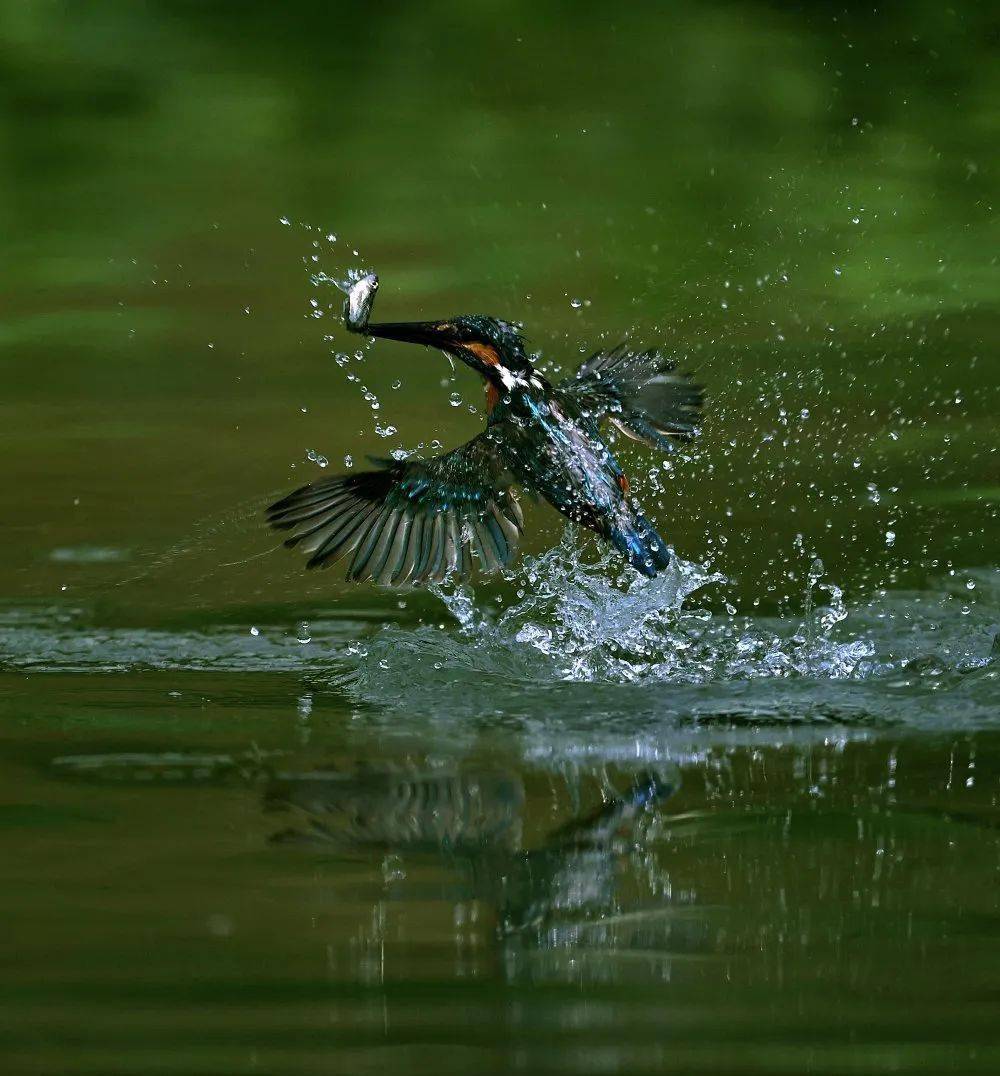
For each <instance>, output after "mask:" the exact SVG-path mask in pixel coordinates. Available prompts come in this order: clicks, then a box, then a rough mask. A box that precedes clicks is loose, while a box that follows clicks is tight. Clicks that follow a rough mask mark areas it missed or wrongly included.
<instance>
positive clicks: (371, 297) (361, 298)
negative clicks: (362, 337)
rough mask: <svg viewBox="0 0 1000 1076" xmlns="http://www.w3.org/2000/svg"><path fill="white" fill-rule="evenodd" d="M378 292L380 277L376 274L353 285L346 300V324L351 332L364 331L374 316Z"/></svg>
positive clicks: (369, 275) (370, 274)
mask: <svg viewBox="0 0 1000 1076" xmlns="http://www.w3.org/2000/svg"><path fill="white" fill-rule="evenodd" d="M376 291H378V277H377V276H376V275H375V274H374V273H368V274H367V276H363V277H362V278H361V279H360V280H356V281H355V282H354V284H352V285H351V290H350V291H349V292H348V293H347V298H346V299H345V300H344V323H345V324H346V326H347V328H348V329H350V330H351V332H355V333H358V332H363V331H364V329H365V326H366V325H367V324H368V319H369V318H370V317H371V314H372V306H374V304H375V292H376Z"/></svg>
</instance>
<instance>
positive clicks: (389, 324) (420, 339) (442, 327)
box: [361, 321, 455, 350]
mask: <svg viewBox="0 0 1000 1076" xmlns="http://www.w3.org/2000/svg"><path fill="white" fill-rule="evenodd" d="M361 331H362V332H363V333H364V334H365V335H366V336H380V337H382V338H383V339H385V340H402V341H404V342H405V343H408V344H424V345H425V346H427V347H436V348H441V349H442V350H444V349H446V348H447V347H448V346H449V344H454V343H455V336H454V331H453V326H452V325H450V324H449V323H448V322H446V321H384V322H382V323H381V324H379V323H376V324H374V325H372V324H368V325H366V326H365V327H364V329H362V330H361Z"/></svg>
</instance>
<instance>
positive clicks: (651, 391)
mask: <svg viewBox="0 0 1000 1076" xmlns="http://www.w3.org/2000/svg"><path fill="white" fill-rule="evenodd" d="M377 287H378V278H377V277H376V276H375V274H374V273H372V274H368V275H367V276H365V277H363V278H362V279H360V280H358V281H356V282H355V284H354V286H353V287H352V288H351V290H350V292H349V295H348V299H347V301H346V302H345V309H344V322H345V325H346V327H347V328H348V329H349V330H350V331H351V332H356V333H361V334H363V335H366V336H369V337H374V338H378V339H385V340H397V341H404V342H406V343H410V344H421V345H423V346H425V347H430V348H435V349H437V350H439V351H442V352H444V353H445V354H446V355H448V356H450V357H453V358H455V359H458V360H460V361H461V362H463V363H465V364H466V365H467V366H470V367H471V368H472V369H473V370H475V371H476V373H477V374H479V375H480V377H481V378H482V379H483V381H484V383H485V387H486V410H487V423H486V429H485V430H483V432H482V433H480V434H478V435H477V436H476V437H473V438H472V440H471V441H468V442H466V443H465V444H463V445H460V446H459V447H458V448H455V449H452V450H451V451H450V452H445V453H443V454H442V455H439V456H435V457H433V458H431V459H407V460H396V459H376V458H372V460H371V462H372V463H373V464H374V465H375V469H374V470H370V471H362V472H359V473H352V474H345V475H336V476H332V477H329V478H323V479H320V480H319V481H318V482H312V483H310V484H309V485H307V486H302V487H300V488H299V489H296V490H294V491H293V492H292V493H290V494H288V496H287V497H284V498H282V499H281V500H280V501H277V502H276V503H275V504H272V505H271V506H270V508H269V509H268V510H267V519H268V522H269V523H270V525H271V526H272V527H275V528H277V529H278V530H282V531H290V532H291V533H290V535H289V537H288V538H287V539H286V541H285V543H284V544H285V545H286V546H288V547H298V548H299V549H301V550H302V551H303V552H305V553H306V554H307V555H308V558H309V559H308V562H307V567H309V568H325V567H328V566H330V565H332V564H335V563H337V562H340V561H347V564H348V567H347V578H348V580H350V581H352V582H362V581H364V580H372V581H373V582H375V583H376V584H378V585H382V586H392V587H406V586H420V585H426V584H428V583H441V582H444V581H445V580H446V579H448V578H451V579H454V580H462V579H465V578H467V577H469V576H470V575H471V574H472V572H473V570H474V569H475V568H476V566H477V565H478V570H479V571H481V572H484V573H490V572H495V571H497V570H499V569H501V568H509V567H510V566H511V565H512V564H513V562H514V560H515V559H516V556H517V548H518V543H519V541H520V539H521V537H522V534H523V531H524V516H523V513H522V510H521V504H520V500H519V497H518V492H517V487H520V488H521V489H522V490H524V491H526V492H527V493H528V494H529V495H530V496H532V497H533V498H535V499H538V498H539V497H540V498H542V499H544V500H546V501H548V502H549V504H551V505H552V506H553V507H554V508H556V509H557V510H558V511H559V512H561V513H562V514H563V515H564V516H566V517H567V518H568V519H570V520H572V521H573V522H574V523H577V524H579V525H581V526H583V527H586V528H588V529H589V530H591V531H593V532H595V533H596V534H598V535H599V536H600V537H601V538H603V539H605V540H606V541H607V542H609V543H610V544H611V545H612V546H613V547H614V548H615V549H617V550H618V551H619V552H621V553H622V554H623V555H624V557H625V558H626V560H627V561H628V563H629V564H631V565H632V567H633V568H635V569H636V570H637V571H639V572H641V573H642V574H643V575H645V576H648V577H650V578H652V577H654V576H655V575H656V574H657V573H658V572H660V571H662V570H663V569H665V568H666V567H667V566H668V565H669V563H670V559H671V554H670V550H669V549H668V547H667V545H666V543H665V542H664V541H663V539H662V538H661V537H660V535H659V534H658V533H657V530H656V528H655V527H654V526H653V524H652V523H651V522H650V521H649V519H647V517H646V516H645V515H644V513H643V512H642V510H641V508H640V507H639V505H638V502H637V501H636V499H635V498H634V497H633V496H632V494H631V491H630V488H629V481H628V478H627V477H626V475H625V473H624V471H623V470H622V467H621V465H620V464H619V462H618V460H617V459H616V458H615V456H614V454H613V452H612V451H611V448H610V447H609V440H608V438H607V436H606V433H605V432H604V429H603V427H606V426H608V425H610V426H612V427H614V428H616V429H617V430H618V431H619V432H621V433H623V434H625V435H626V436H628V437H630V438H632V439H634V440H636V441H640V442H642V443H643V444H645V445H648V446H649V447H651V448H654V449H656V450H658V451H661V452H670V451H672V450H673V449H674V448H675V446H676V445H677V443H678V442H686V441H690V440H691V439H692V438H694V437H695V436H696V435H697V434H698V432H699V422H700V418H701V412H702V404H703V392H702V389H701V387H700V386H698V385H696V384H695V383H694V382H693V381H692V380H691V378H690V377H688V376H687V375H686V374H683V373H679V372H678V370H677V366H676V362H675V361H674V359H673V358H671V357H669V356H667V355H665V354H664V353H663V352H662V351H660V350H658V349H651V350H638V349H634V348H632V347H631V346H629V345H628V344H627V343H626V344H621V345H619V346H617V347H614V348H612V349H610V350H605V351H598V352H597V353H596V354H594V355H592V356H591V357H590V358H589V359H587V360H586V361H585V362H584V363H583V364H582V365H581V366H580V368H579V369H578V370H577V371H576V373H575V374H572V375H570V376H569V377H567V378H565V379H564V380H562V381H559V382H557V383H556V384H552V383H551V382H550V381H548V379H547V378H545V377H544V376H543V375H542V374H541V373H540V372H539V370H538V369H537V368H536V367H535V365H534V363H533V362H532V361H531V358H530V357H529V356H528V354H527V352H526V350H525V343H524V339H523V337H522V335H521V332H520V330H519V327H518V326H516V325H514V324H513V323H511V322H509V321H502V320H500V319H498V318H494V317H489V316H487V315H484V314H465V315H460V316H458V317H452V318H445V319H443V320H440V321H411V322H382V323H372V322H370V321H369V320H368V319H369V315H370V313H371V308H372V304H373V301H374V293H375V289H376V288H377Z"/></svg>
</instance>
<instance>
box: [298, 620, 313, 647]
mask: <svg viewBox="0 0 1000 1076" xmlns="http://www.w3.org/2000/svg"><path fill="white" fill-rule="evenodd" d="M295 638H296V639H298V641H299V642H300V643H311V642H312V636H311V635H310V634H309V625H308V624H307V623H306V622H305V621H304V620H302V621H300V622H299V627H298V631H296V633H295Z"/></svg>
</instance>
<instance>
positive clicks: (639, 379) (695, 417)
mask: <svg viewBox="0 0 1000 1076" xmlns="http://www.w3.org/2000/svg"><path fill="white" fill-rule="evenodd" d="M676 365H677V364H676V363H675V362H674V360H673V359H671V358H668V357H666V356H665V355H661V354H660V352H658V351H641V352H640V351H631V350H630V349H629V348H628V346H627V345H626V344H621V345H620V346H619V347H616V348H615V349H614V350H612V351H599V352H597V354H596V355H592V356H591V357H590V358H589V359H587V361H586V362H585V363H584V364H583V365H582V366H581V367H580V369H579V370H578V371H577V372H576V373H575V374H574V375H573V376H572V377H568V378H566V380H565V381H562V382H560V384H559V385H558V386H557V390H556V391H557V392H558V393H559V394H560V395H561V396H562V397H563V398H564V399H565V400H567V401H568V402H569V403H570V404H571V405H575V407H576V408H577V409H579V410H581V411H583V412H584V413H586V414H588V415H590V416H592V417H593V418H595V419H597V420H598V421H599V420H600V419H601V418H608V419H609V420H610V421H611V422H613V423H614V424H615V425H616V426H617V427H618V428H619V429H620V430H621V431H622V433H625V434H627V435H628V436H629V437H632V438H634V439H635V440H637V441H643V442H644V443H645V444H647V445H651V446H652V447H653V448H659V449H661V450H663V451H670V450H671V449H672V448H673V447H674V446H673V444H672V443H671V439H677V440H682V441H688V440H690V439H691V438H692V437H693V436H694V435H695V434H696V433H697V424H698V421H699V419H700V417H701V406H702V401H703V394H702V390H701V388H700V386H698V385H695V384H694V382H692V381H691V379H690V378H689V377H688V376H687V375H686V374H679V373H677V372H676Z"/></svg>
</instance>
